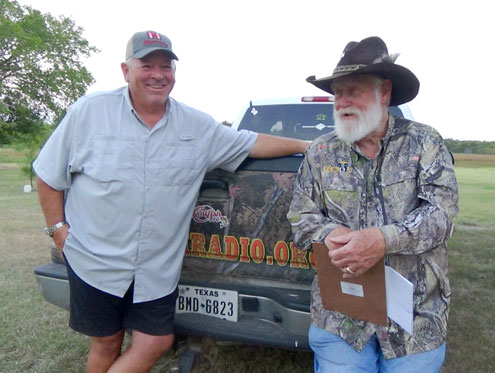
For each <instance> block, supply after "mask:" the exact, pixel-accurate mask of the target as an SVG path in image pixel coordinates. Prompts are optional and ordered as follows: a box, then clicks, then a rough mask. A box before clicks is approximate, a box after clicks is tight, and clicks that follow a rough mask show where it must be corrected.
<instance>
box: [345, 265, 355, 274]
mask: <svg viewBox="0 0 495 373" xmlns="http://www.w3.org/2000/svg"><path fill="white" fill-rule="evenodd" d="M344 270H345V271H346V272H347V273H349V274H350V275H353V274H354V272H353V271H351V269H350V268H349V266H346V267H345V268H344Z"/></svg>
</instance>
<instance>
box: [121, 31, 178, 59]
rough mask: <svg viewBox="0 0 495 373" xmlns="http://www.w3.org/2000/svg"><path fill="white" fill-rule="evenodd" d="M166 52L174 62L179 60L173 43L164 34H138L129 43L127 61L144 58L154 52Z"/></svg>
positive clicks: (144, 32)
mask: <svg viewBox="0 0 495 373" xmlns="http://www.w3.org/2000/svg"><path fill="white" fill-rule="evenodd" d="M158 50H160V51H164V52H166V54H167V55H168V57H170V58H171V59H173V60H178V58H177V56H176V55H175V53H174V52H173V51H172V42H171V41H170V39H169V38H167V37H166V36H165V35H163V34H159V33H158V32H155V31H142V32H136V33H135V34H134V35H132V38H131V39H130V40H129V42H128V43H127V49H126V52H125V59H126V61H127V60H128V59H129V58H143V57H144V56H146V55H147V54H149V53H151V52H154V51H158Z"/></svg>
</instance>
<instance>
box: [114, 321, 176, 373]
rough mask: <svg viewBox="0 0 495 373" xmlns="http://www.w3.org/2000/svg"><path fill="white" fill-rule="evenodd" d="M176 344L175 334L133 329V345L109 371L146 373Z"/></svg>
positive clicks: (115, 372)
mask: <svg viewBox="0 0 495 373" xmlns="http://www.w3.org/2000/svg"><path fill="white" fill-rule="evenodd" d="M173 345H174V335H173V334H168V335H163V336H155V335H148V334H144V333H141V332H138V331H135V330H133V331H132V341H131V345H130V346H129V347H128V348H127V350H126V351H125V352H124V353H123V354H122V356H120V357H119V358H118V359H117V360H116V361H115V363H114V364H113V365H112V366H111V368H110V369H109V370H108V372H109V373H112V372H114V373H117V372H118V373H126V372H129V373H141V372H143V373H145V372H149V371H150V369H151V368H152V367H153V365H155V363H156V362H157V360H158V359H159V358H160V357H161V356H162V355H163V354H164V352H165V351H168V350H170V349H171V348H172V346H173Z"/></svg>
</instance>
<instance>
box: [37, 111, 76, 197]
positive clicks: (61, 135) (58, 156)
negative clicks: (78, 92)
mask: <svg viewBox="0 0 495 373" xmlns="http://www.w3.org/2000/svg"><path fill="white" fill-rule="evenodd" d="M74 111H75V110H71V109H69V111H68V112H67V114H66V116H65V117H64V119H63V120H62V121H61V122H60V124H59V125H58V126H57V128H56V129H55V131H53V133H52V134H51V135H50V137H49V138H48V141H47V142H46V143H45V145H44V146H43V148H42V149H41V151H40V153H39V155H38V157H37V158H36V160H35V161H34V163H33V168H34V171H35V172H36V175H38V176H39V177H40V178H41V179H42V180H43V181H44V182H45V183H46V184H48V185H49V186H50V187H52V188H53V189H56V190H66V189H69V187H70V185H71V172H70V164H71V159H72V157H73V155H74V154H75V153H76V151H75V145H74V141H73V139H74V124H75V118H76V114H75V112H74Z"/></svg>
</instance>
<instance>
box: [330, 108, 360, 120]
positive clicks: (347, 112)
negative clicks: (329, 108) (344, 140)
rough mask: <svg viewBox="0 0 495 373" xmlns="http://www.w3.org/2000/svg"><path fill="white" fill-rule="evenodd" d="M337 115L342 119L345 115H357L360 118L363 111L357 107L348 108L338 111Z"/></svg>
mask: <svg viewBox="0 0 495 373" xmlns="http://www.w3.org/2000/svg"><path fill="white" fill-rule="evenodd" d="M335 114H336V115H337V116H338V117H339V118H342V117H343V116H344V115H357V116H358V117H359V116H360V115H361V110H359V109H357V108H355V107H347V108H342V109H339V110H336V111H335Z"/></svg>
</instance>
